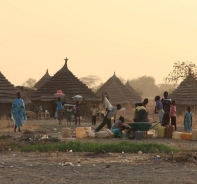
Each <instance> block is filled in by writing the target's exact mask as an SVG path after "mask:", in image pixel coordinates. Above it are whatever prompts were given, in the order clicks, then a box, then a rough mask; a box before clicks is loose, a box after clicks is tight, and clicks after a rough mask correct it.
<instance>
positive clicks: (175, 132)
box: [172, 131, 183, 139]
mask: <svg viewBox="0 0 197 184" xmlns="http://www.w3.org/2000/svg"><path fill="white" fill-rule="evenodd" d="M182 133H183V132H177V131H174V132H172V139H181V135H182Z"/></svg>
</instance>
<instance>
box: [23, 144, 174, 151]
mask: <svg viewBox="0 0 197 184" xmlns="http://www.w3.org/2000/svg"><path fill="white" fill-rule="evenodd" d="M68 150H72V151H74V152H97V151H100V150H104V151H105V152H112V153H113V152H114V153H115V152H116V153H121V152H125V153H138V151H142V152H143V153H172V152H178V150H177V149H175V148H172V147H170V146H167V145H164V144H159V143H131V142H127V141H125V142H117V143H93V142H80V141H68V142H63V143H45V144H41V143H37V144H31V145H24V146H23V147H22V148H21V151H24V152H28V151H41V152H47V151H68Z"/></svg>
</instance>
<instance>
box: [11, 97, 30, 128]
mask: <svg viewBox="0 0 197 184" xmlns="http://www.w3.org/2000/svg"><path fill="white" fill-rule="evenodd" d="M11 118H12V119H13V121H14V123H15V125H16V126H17V127H21V126H22V125H23V123H24V121H25V120H27V117H26V113H25V104H24V101H23V99H21V98H16V99H15V100H14V101H13V102H12V108H11Z"/></svg>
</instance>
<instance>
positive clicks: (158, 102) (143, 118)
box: [9, 91, 192, 132]
mask: <svg viewBox="0 0 197 184" xmlns="http://www.w3.org/2000/svg"><path fill="white" fill-rule="evenodd" d="M16 96H17V97H16V99H14V101H13V103H12V107H11V112H10V115H9V116H10V118H12V119H13V120H14V123H15V126H14V131H15V132H16V130H17V128H18V131H19V132H20V131H21V130H20V127H21V126H22V125H23V123H24V121H25V120H27V117H26V112H25V104H24V101H23V99H22V98H21V94H20V92H18V93H17V95H16ZM102 101H103V105H104V107H105V110H106V113H105V114H104V117H103V121H102V122H101V124H100V125H99V126H98V127H97V128H96V129H95V131H96V132H98V131H100V130H101V129H102V128H103V127H104V126H105V125H107V128H108V129H111V130H113V129H116V128H117V127H118V128H120V129H121V130H123V129H125V128H127V127H125V126H124V125H123V123H124V117H122V116H121V117H119V119H118V120H117V121H115V122H114V124H113V126H112V124H111V119H112V118H115V116H116V113H117V110H120V109H121V105H120V104H117V105H116V106H113V105H111V103H110V102H109V97H108V94H107V93H104V94H103V96H102ZM82 102H83V101H82ZM82 102H81V103H82ZM81 103H79V101H76V104H75V106H74V108H72V107H71V106H69V107H67V108H66V118H67V123H69V122H70V123H71V116H72V114H73V112H74V117H75V125H77V123H78V124H79V125H80V116H81V115H80V106H81ZM147 104H148V99H147V98H145V99H144V100H143V102H142V103H137V104H135V105H136V108H135V113H134V119H133V121H134V122H148V121H149V120H148V112H147V110H146V105H147ZM56 106H57V118H58V121H59V124H62V118H63V110H64V105H63V102H62V101H61V98H60V97H58V99H57V101H56ZM97 111H98V110H97V108H96V105H93V106H92V108H91V115H92V125H95V124H96V116H97ZM155 113H157V114H158V118H159V122H160V123H161V125H162V126H167V125H170V124H171V125H173V126H174V127H175V130H176V129H177V125H176V104H175V101H174V100H171V99H170V98H168V92H167V91H165V92H164V95H163V98H162V99H160V96H156V97H155ZM184 130H185V132H191V130H192V112H191V107H190V106H188V107H187V110H186V112H185V115H184Z"/></svg>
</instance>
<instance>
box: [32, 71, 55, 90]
mask: <svg viewBox="0 0 197 184" xmlns="http://www.w3.org/2000/svg"><path fill="white" fill-rule="evenodd" d="M50 78H51V76H50V75H49V72H48V69H47V71H46V73H45V74H44V75H43V76H42V78H41V79H40V80H39V81H38V82H37V83H36V84H35V85H34V88H36V89H38V88H40V87H41V86H43V84H45V83H46V82H47V81H48V80H49V79H50Z"/></svg>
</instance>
